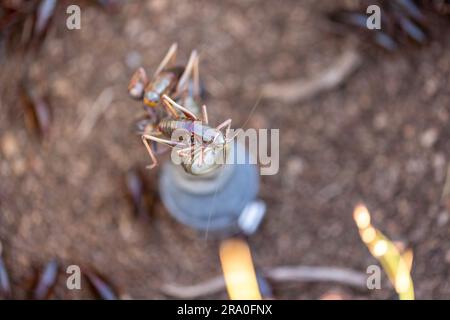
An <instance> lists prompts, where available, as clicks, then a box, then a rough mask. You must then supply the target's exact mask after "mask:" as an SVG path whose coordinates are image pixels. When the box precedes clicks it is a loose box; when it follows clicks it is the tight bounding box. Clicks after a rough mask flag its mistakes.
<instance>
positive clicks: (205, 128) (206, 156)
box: [141, 95, 236, 175]
mask: <svg viewBox="0 0 450 320" xmlns="http://www.w3.org/2000/svg"><path fill="white" fill-rule="evenodd" d="M162 101H163V103H164V104H165V105H166V107H167V108H168V109H173V110H174V111H179V112H181V113H182V114H183V116H179V115H177V116H175V117H173V118H164V119H161V121H159V122H158V123H157V124H151V125H148V126H147V127H146V128H145V129H144V132H143V134H142V136H141V137H142V141H143V143H144V145H145V147H146V148H147V151H148V154H149V155H150V158H151V160H152V163H151V164H150V165H149V166H148V168H149V169H153V168H154V167H156V166H157V165H158V161H157V159H156V156H155V153H154V151H153V150H152V148H151V146H150V144H149V141H151V142H156V143H160V144H163V145H166V146H168V147H170V148H176V153H177V154H178V155H179V157H180V159H181V160H182V162H181V163H182V166H183V168H184V169H185V171H186V172H187V173H190V174H193V175H201V174H206V173H208V172H211V171H212V170H214V169H216V168H218V167H219V166H221V165H222V164H224V163H225V161H226V158H227V155H228V151H229V148H228V146H229V143H230V142H231V141H232V140H233V139H234V137H235V136H236V135H234V136H233V137H231V138H227V137H228V132H229V130H230V126H231V119H228V120H226V121H224V122H223V123H221V124H220V125H218V126H217V127H215V128H213V127H210V126H209V121H208V112H207V109H206V106H205V105H203V107H202V118H201V119H199V118H198V117H197V116H196V115H195V114H194V113H192V112H191V111H190V110H188V109H187V108H185V107H183V106H181V105H179V104H178V103H176V102H175V101H173V100H172V99H171V98H169V97H168V96H167V95H163V97H162ZM224 128H226V130H225V134H224V133H222V131H221V130H222V129H224ZM176 133H180V135H179V136H178V138H183V137H184V139H182V141H180V140H178V141H177V140H176V139H172V136H175V135H176ZM186 136H187V137H186Z"/></svg>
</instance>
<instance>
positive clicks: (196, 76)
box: [193, 55, 200, 98]
mask: <svg viewBox="0 0 450 320" xmlns="http://www.w3.org/2000/svg"><path fill="white" fill-rule="evenodd" d="M199 61H200V59H199V57H198V55H197V57H196V59H195V63H194V69H193V73H194V90H193V94H194V97H195V98H198V97H200V67H199V64H200V63H199Z"/></svg>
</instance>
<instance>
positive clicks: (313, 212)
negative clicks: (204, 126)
mask: <svg viewBox="0 0 450 320" xmlns="http://www.w3.org/2000/svg"><path fill="white" fill-rule="evenodd" d="M343 2H345V1H340V3H343ZM340 3H339V2H334V1H333V2H331V1H327V2H325V1H313V0H309V1H297V0H292V1H282V2H278V1H257V0H254V1H253V0H246V1H242V0H239V1H237V0H236V1H219V0H217V1H166V0H152V1H129V2H127V3H126V4H125V5H123V6H122V7H121V9H120V11H119V12H117V13H116V14H108V13H106V12H103V11H101V10H99V9H98V8H95V7H82V26H81V30H72V31H69V30H67V29H66V27H65V17H66V16H65V12H60V13H58V17H57V19H56V20H55V23H54V25H53V28H52V30H51V31H50V33H49V35H48V38H47V39H46V42H45V43H44V47H43V49H42V51H41V52H40V54H39V55H38V56H37V57H36V58H35V59H34V61H33V62H32V63H31V65H30V66H29V68H30V70H29V72H30V77H31V78H32V79H34V81H35V83H36V85H37V86H38V87H39V88H41V89H42V90H44V91H46V92H49V94H50V101H51V105H52V110H53V122H52V126H51V131H50V133H49V135H48V136H47V137H46V138H45V140H44V141H43V142H42V143H40V142H39V141H38V140H37V139H36V138H35V137H34V136H33V135H31V134H30V132H29V131H28V130H27V128H26V126H25V125H24V119H23V108H22V107H21V105H20V102H19V101H18V96H17V94H16V92H17V85H16V84H17V80H18V79H19V78H20V75H21V72H22V71H23V69H24V67H25V66H24V64H23V61H22V60H21V58H20V56H15V57H14V56H13V57H11V58H10V59H8V60H7V61H4V62H3V63H2V64H1V65H0V90H1V92H0V94H1V100H0V102H1V104H0V142H1V145H2V149H1V150H2V153H1V161H0V240H1V242H2V244H3V251H4V256H5V261H6V265H7V267H8V270H9V271H10V276H11V281H12V285H13V291H14V296H15V297H17V298H24V297H26V296H27V288H28V285H27V284H28V283H29V280H30V279H31V278H32V276H33V274H34V272H35V269H36V268H37V267H39V266H42V265H44V264H45V263H46V262H47V261H48V260H49V259H51V258H52V257H57V258H58V259H59V260H60V261H61V262H62V264H63V266H67V265H70V264H80V265H93V266H95V267H96V268H97V269H99V270H100V271H101V272H102V273H104V274H106V275H108V277H110V278H111V279H113V281H114V283H116V284H117V285H118V286H119V287H121V288H122V289H123V290H124V291H126V292H127V293H128V294H129V295H130V296H131V297H133V298H149V299H160V298H166V297H165V296H164V295H163V294H162V293H161V292H160V288H161V285H163V284H166V283H178V284H186V285H188V284H194V283H197V282H201V281H204V280H207V279H209V278H210V277H213V276H215V275H218V274H220V272H221V270H220V263H219V258H218V244H219V243H218V241H217V240H212V239H208V240H206V241H205V239H204V237H203V236H202V235H201V234H199V233H197V232H195V231H192V230H190V229H188V228H187V227H184V226H182V225H180V224H179V223H177V222H176V221H175V220H174V219H173V218H171V217H170V216H169V215H168V213H167V211H166V210H165V208H164V207H163V206H162V204H161V203H160V202H159V201H158V203H157V204H156V206H155V208H154V211H153V212H152V214H151V217H150V219H149V221H147V222H142V221H139V220H136V218H135V217H134V216H133V214H132V211H131V208H130V205H129V203H128V202H127V200H126V198H125V197H124V195H123V192H122V189H121V185H122V181H123V176H124V173H125V172H126V171H127V170H128V169H129V168H131V167H133V166H137V167H141V168H144V167H145V165H147V164H148V162H149V159H148V156H147V154H146V151H145V149H144V147H143V146H142V143H141V141H140V138H139V137H138V136H136V135H135V134H134V132H133V123H134V121H135V120H136V118H137V117H138V116H139V115H140V114H141V105H140V103H138V102H135V101H132V100H131V99H130V98H128V96H127V91H126V88H127V83H128V80H129V78H130V76H131V74H132V73H133V71H134V70H135V68H136V67H137V66H139V65H143V66H144V67H145V68H146V69H147V70H148V71H149V72H152V70H154V68H156V66H157V64H158V63H159V61H160V59H161V58H162V56H163V55H164V53H165V52H166V51H167V49H168V47H169V46H170V44H171V43H172V42H175V41H176V42H178V45H179V49H180V55H179V58H180V60H181V61H186V60H187V57H188V54H189V52H190V50H192V49H194V48H196V49H198V51H199V52H200V54H201V65H200V72H201V76H202V79H203V81H204V83H205V86H206V89H207V91H208V99H207V100H206V102H207V104H208V106H209V109H210V120H211V121H212V122H213V123H219V121H223V119H226V118H229V117H230V118H232V119H233V127H240V126H242V125H243V124H244V123H245V122H246V121H247V119H248V117H249V114H250V110H251V108H252V106H253V105H254V104H255V102H256V101H257V100H258V96H259V92H260V88H261V85H262V84H264V83H267V82H272V81H282V80H287V79H292V78H297V77H302V76H308V75H313V74H315V73H317V72H318V71H319V70H323V69H324V68H326V67H327V66H329V65H330V64H332V63H333V62H334V61H335V60H336V59H337V57H338V56H339V55H340V54H341V53H342V52H344V51H345V50H347V49H349V48H350V47H352V46H354V45H355V41H354V40H352V39H350V40H349V39H345V40H343V39H339V38H337V37H335V36H333V35H330V34H329V33H327V32H325V31H324V29H326V28H324V24H325V22H324V18H323V16H322V14H323V12H325V11H326V10H328V9H330V8H331V7H332V6H337V5H339V4H340ZM441 34H442V36H441V37H439V39H437V40H436V41H434V42H432V43H431V44H430V45H428V46H426V47H424V48H415V49H413V50H406V51H405V50H402V51H401V52H399V53H395V54H386V53H381V52H378V51H373V52H367V51H364V52H363V53H362V54H363V65H362V66H361V67H360V68H359V69H358V70H357V71H356V73H355V74H354V75H352V76H351V77H350V78H349V79H348V80H347V81H345V83H344V84H343V85H342V86H340V87H339V88H337V89H336V90H333V91H331V92H327V93H323V94H320V95H318V96H316V97H314V98H312V99H308V100H306V101H304V102H302V103H294V104H285V103H281V102H279V101H276V100H275V101H274V100H262V101H261V102H260V103H259V105H258V107H257V108H256V110H255V112H254V113H253V115H252V116H251V117H250V119H248V123H247V124H246V127H256V128H279V129H280V139H281V141H280V171H279V173H278V174H277V175H274V176H264V177H262V185H261V190H260V197H261V198H262V199H264V200H265V201H266V202H267V205H268V213H267V217H266V219H265V221H264V223H263V225H262V227H261V229H260V230H259V231H258V233H257V234H256V235H254V236H253V237H251V238H250V240H249V241H250V244H251V247H252V253H253V257H254V260H255V264H256V265H257V266H258V267H260V268H265V267H272V266H281V265H312V266H337V267H347V268H352V269H356V270H360V271H363V272H364V271H365V270H366V268H367V266H368V265H370V264H374V263H376V260H375V259H374V258H372V257H371V255H370V253H369V252H368V250H367V248H366V247H365V246H364V244H363V243H362V242H361V240H360V238H359V235H358V232H357V229H356V226H355V224H354V221H353V219H352V211H353V207H354V205H355V203H356V202H358V201H361V200H363V201H364V202H365V203H366V204H367V206H368V207H369V209H370V210H371V212H372V215H373V220H374V221H373V223H374V225H375V226H377V227H378V228H380V229H381V230H382V231H383V232H384V233H385V234H386V235H387V236H388V237H390V238H392V239H394V240H398V241H401V242H402V243H403V244H404V245H405V246H406V247H410V248H412V249H413V251H414V265H413V270H412V277H413V280H414V285H415V290H416V297H417V298H421V299H429V298H434V299H443V298H450V282H449V277H450V275H449V270H450V268H449V267H450V232H449V226H450V213H449V212H448V209H447V208H446V206H444V205H442V200H441V195H442V190H443V185H444V182H445V177H446V171H447V163H448V161H449V151H450V143H449V141H448V138H449V136H450V129H449V126H448V121H449V116H450V114H449V112H450V91H449V86H450V83H449V76H450V55H449V54H448V52H450V38H449V37H448V36H447V37H446V38H445V37H444V35H445V33H444V32H442V33H441ZM447 35H448V31H447ZM105 90H106V92H107V93H109V94H111V93H112V95H113V96H112V103H111V104H110V106H109V107H108V108H107V110H106V111H105V112H104V113H102V114H101V115H100V116H99V118H98V121H97V122H96V124H95V126H94V127H93V129H92V130H91V131H90V132H89V131H88V132H86V133H85V134H84V135H83V134H82V132H84V131H83V130H82V127H83V126H82V125H81V127H80V124H81V123H83V119H85V117H87V116H88V115H89V113H90V111H91V108H92V106H93V105H95V101H96V100H97V99H98V97H99V95H101V93H102V92H103V93H105ZM8 146H9V147H8ZM5 148H6V149H8V148H10V149H8V150H9V151H10V153H8V150H6V151H5ZM11 150H12V151H11ZM5 152H6V153H8V154H9V156H8V157H7V156H6V154H5ZM146 174H147V180H148V182H149V184H152V185H154V186H155V185H156V183H157V177H158V170H154V171H152V172H147V173H146ZM64 284H65V277H60V278H59V283H58V285H57V287H56V290H55V295H54V297H55V298H58V299H62V298H71V299H72V298H75V299H79V298H91V297H92V294H91V293H90V292H89V291H88V289H87V288H86V287H83V289H82V290H81V291H68V290H67V289H66V288H65V285H64ZM274 291H275V296H276V297H277V298H284V299H317V298H319V297H321V296H322V295H323V294H325V293H329V292H338V293H340V294H342V295H344V296H345V297H348V298H353V299H356V298H358V299H382V298H395V294H394V291H393V290H392V288H389V287H385V288H383V289H382V290H374V291H358V290H355V289H352V288H349V287H346V286H341V285H337V284H328V283H321V284H317V283H309V284H305V283H292V284H283V285H275V287H274ZM209 298H226V293H225V292H223V293H221V294H218V295H214V296H211V297H209Z"/></svg>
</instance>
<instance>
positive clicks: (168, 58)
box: [153, 42, 178, 76]
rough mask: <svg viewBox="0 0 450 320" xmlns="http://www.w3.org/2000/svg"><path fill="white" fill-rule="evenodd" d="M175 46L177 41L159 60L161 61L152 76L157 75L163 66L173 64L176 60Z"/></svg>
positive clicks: (176, 46)
mask: <svg viewBox="0 0 450 320" xmlns="http://www.w3.org/2000/svg"><path fill="white" fill-rule="evenodd" d="M177 48H178V45H177V43H176V42H175V43H173V44H172V45H171V46H170V48H169V51H167V54H166V55H165V57H164V59H163V60H162V61H161V63H160V64H159V66H158V68H157V69H156V71H155V74H154V75H153V76H157V75H158V74H159V73H160V72H161V71H163V70H164V68H165V67H166V66H167V65H169V63H170V64H175V60H176V55H177Z"/></svg>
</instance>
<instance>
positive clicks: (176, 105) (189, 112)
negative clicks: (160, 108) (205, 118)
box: [163, 94, 198, 120]
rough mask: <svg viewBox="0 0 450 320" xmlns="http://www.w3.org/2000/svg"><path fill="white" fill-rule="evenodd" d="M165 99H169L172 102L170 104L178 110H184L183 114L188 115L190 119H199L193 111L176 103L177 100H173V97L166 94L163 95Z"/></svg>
mask: <svg viewBox="0 0 450 320" xmlns="http://www.w3.org/2000/svg"><path fill="white" fill-rule="evenodd" d="M163 100H167V101H168V102H170V104H171V105H172V106H173V107H174V108H177V109H178V110H180V111H181V112H183V114H184V115H185V116H186V117H188V118H189V119H192V120H198V118H197V116H196V115H195V114H193V113H192V112H191V111H189V110H188V109H186V108H185V107H183V106H180V105H179V104H178V103H176V102H175V101H173V100H172V99H170V98H169V97H168V96H167V95H166V94H165V95H163Z"/></svg>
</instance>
